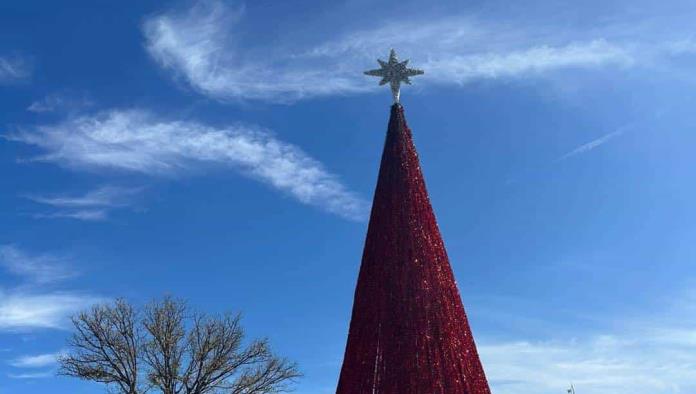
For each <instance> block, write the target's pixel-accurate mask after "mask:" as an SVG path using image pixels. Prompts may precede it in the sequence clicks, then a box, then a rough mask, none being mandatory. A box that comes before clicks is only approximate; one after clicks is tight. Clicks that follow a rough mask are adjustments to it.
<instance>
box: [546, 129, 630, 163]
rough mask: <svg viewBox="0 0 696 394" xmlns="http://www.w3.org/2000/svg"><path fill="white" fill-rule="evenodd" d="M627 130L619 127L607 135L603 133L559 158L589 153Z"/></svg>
mask: <svg viewBox="0 0 696 394" xmlns="http://www.w3.org/2000/svg"><path fill="white" fill-rule="evenodd" d="M625 132H626V130H625V129H619V130H616V131H613V132H611V133H609V134H605V135H603V136H601V137H599V138H597V139H595V140H592V141H590V142H588V143H586V144H582V145H580V146H578V147H577V148H575V149H573V150H571V151H570V152H568V153H566V154H564V155H563V156H561V157H560V158H559V159H558V160H565V159H569V158H571V157H573V156H577V155H580V154H583V153H587V152H589V151H591V150H593V149H595V148H598V147H600V146H602V145H604V144H606V143H607V142H609V141H610V140H612V139H614V138H616V137H620V136H621V135H623V134H624V133H625Z"/></svg>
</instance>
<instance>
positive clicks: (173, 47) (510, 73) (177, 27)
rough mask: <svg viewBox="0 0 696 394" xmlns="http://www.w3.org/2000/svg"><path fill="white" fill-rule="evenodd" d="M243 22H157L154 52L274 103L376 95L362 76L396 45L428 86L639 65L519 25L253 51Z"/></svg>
mask: <svg viewBox="0 0 696 394" xmlns="http://www.w3.org/2000/svg"><path fill="white" fill-rule="evenodd" d="M242 17H243V12H242V11H241V9H239V8H231V7H227V6H225V5H224V4H223V3H221V2H216V1H204V2H198V3H196V5H195V6H194V7H192V8H191V9H188V10H183V11H181V10H176V11H170V12H167V13H164V14H162V15H158V16H155V17H152V18H151V19H149V20H148V21H147V22H146V23H145V25H144V32H145V36H146V39H147V44H146V46H147V50H148V52H149V53H150V55H151V56H152V57H153V58H154V59H155V60H156V61H157V62H158V63H160V64H161V65H162V66H163V67H165V68H167V69H170V70H173V71H174V72H175V73H176V74H177V75H179V76H182V77H183V78H184V79H185V80H186V81H187V82H188V83H189V84H190V85H191V86H192V87H194V88H195V89H197V90H199V91H200V92H202V93H203V94H206V95H209V96H211V97H215V98H218V99H264V100H274V101H287V100H294V99H299V98H305V97H312V96H320V95H329V94H347V93H356V92H365V91H368V90H371V89H373V88H374V86H373V83H372V82H373V81H368V80H366V78H364V76H362V75H361V70H363V69H364V68H366V67H369V66H372V65H373V63H374V59H375V57H377V56H379V57H384V56H385V51H387V50H388V49H389V48H390V47H396V48H399V49H403V50H404V54H405V55H407V56H411V55H412V56H413V57H414V60H416V61H418V62H419V64H418V65H419V66H422V67H423V68H425V69H426V70H427V72H426V74H425V76H424V77H423V78H421V79H422V80H423V82H428V81H430V82H435V83H448V84H449V83H455V84H462V83H465V82H469V81H471V80H475V79H493V78H505V77H508V78H509V77H520V76H527V75H540V74H542V73H544V72H550V71H554V70H560V69H567V68H598V67H604V66H615V67H625V66H630V65H632V64H633V63H634V55H633V51H632V49H631V47H630V45H628V46H626V45H621V44H617V43H611V42H609V41H608V40H607V39H604V38H603V37H598V38H594V39H583V40H581V41H566V42H563V41H560V40H555V39H553V38H550V39H547V40H546V42H544V41H543V40H540V39H539V38H538V37H536V36H533V35H531V34H530V36H527V35H526V31H524V30H522V29H519V28H515V27H514V26H502V25H501V26H491V25H489V24H485V23H481V22H477V21H475V20H472V19H470V18H462V17H459V18H454V17H450V18H429V19H428V20H425V21H423V20H410V21H401V22H400V21H397V22H390V23H387V24H385V25H383V26H381V27H379V28H375V29H367V30H362V31H355V32H352V33H349V34H346V35H343V36H340V37H334V38H333V39H330V40H329V41H327V42H324V43H319V44H317V45H307V46H306V47H304V48H296V47H293V48H291V49H287V48H285V47H282V46H279V47H272V48H266V49H265V50H259V48H253V49H248V48H247V49H245V48H242V47H241V46H239V45H237V44H236V41H237V40H235V38H236V37H237V36H238V35H239V33H238V32H236V31H235V30H234V29H235V27H236V25H238V24H239V23H238V22H239V20H240V18H242ZM547 37H553V36H552V35H550V34H549V35H547ZM259 52H261V53H263V54H268V53H272V54H273V56H272V58H269V57H268V56H258V55H256V54H257V53H259Z"/></svg>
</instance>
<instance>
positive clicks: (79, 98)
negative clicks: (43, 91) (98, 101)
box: [27, 93, 94, 113]
mask: <svg viewBox="0 0 696 394" xmlns="http://www.w3.org/2000/svg"><path fill="white" fill-rule="evenodd" d="M92 105H94V103H93V102H92V101H91V100H90V99H88V98H87V97H86V96H85V95H84V94H81V95H75V94H70V93H52V94H48V95H46V96H45V97H43V98H41V99H40V100H36V101H34V102H33V103H31V105H29V107H27V111H30V112H36V113H45V112H54V111H61V110H76V109H80V108H85V107H91V106H92Z"/></svg>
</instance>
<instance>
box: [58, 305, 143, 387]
mask: <svg viewBox="0 0 696 394" xmlns="http://www.w3.org/2000/svg"><path fill="white" fill-rule="evenodd" d="M135 321H136V316H135V311H134V310H133V308H132V307H131V306H130V305H129V304H128V303H126V302H125V301H123V300H117V301H116V302H114V304H113V305H98V306H94V307H92V308H91V309H90V310H88V311H85V312H82V313H80V314H78V315H76V316H74V317H73V319H72V323H73V326H74V327H75V332H74V333H73V335H72V337H71V338H70V339H69V340H68V347H69V348H70V349H71V350H72V352H70V353H68V354H66V355H63V356H61V357H60V359H59V361H60V365H61V368H60V373H61V374H63V375H66V376H73V377H78V378H81V379H85V380H92V381H95V382H101V383H106V384H110V385H115V386H116V387H117V388H118V392H119V393H123V394H138V393H139V391H138V357H137V356H138V347H139V340H138V333H137V331H136V322H135Z"/></svg>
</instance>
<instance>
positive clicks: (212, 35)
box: [144, 1, 369, 101]
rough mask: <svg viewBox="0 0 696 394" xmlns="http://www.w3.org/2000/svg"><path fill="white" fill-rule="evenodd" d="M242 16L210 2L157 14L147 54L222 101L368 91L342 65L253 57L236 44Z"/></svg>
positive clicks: (150, 29) (151, 22)
mask: <svg viewBox="0 0 696 394" xmlns="http://www.w3.org/2000/svg"><path fill="white" fill-rule="evenodd" d="M241 14H242V10H241V9H240V8H231V7H227V6H225V5H224V4H223V3H221V2H215V1H206V2H199V3H197V4H196V5H195V6H194V7H193V8H191V9H189V10H186V11H183V12H169V13H166V14H163V15H159V16H156V17H154V18H151V19H149V20H148V21H146V23H145V25H144V32H145V36H146V38H147V50H148V52H149V53H150V55H151V56H152V57H153V58H154V59H155V60H156V61H157V62H158V63H159V64H160V65H162V66H163V67H165V68H167V69H170V70H172V71H174V72H175V73H176V74H177V75H179V76H182V77H183V78H184V79H185V80H186V81H187V82H188V83H189V84H190V85H191V86H192V87H194V88H195V89H197V90H199V91H200V92H202V93H204V94H206V95H210V96H213V97H216V98H219V99H240V98H241V99H269V100H274V101H284V100H292V99H297V98H302V97H310V96H317V95H325V94H333V93H350V92H357V91H365V90H367V89H369V85H367V84H366V83H358V81H357V80H356V78H355V77H354V76H353V75H352V72H353V70H346V68H345V67H340V65H338V64H328V65H327V66H328V67H323V66H319V65H317V66H315V67H313V68H308V67H307V64H306V63H305V62H293V61H292V59H291V58H290V57H288V56H287V55H286V56H285V57H284V58H283V56H282V55H280V58H275V59H271V58H269V57H265V56H264V57H263V58H259V59H256V60H255V59H252V58H251V57H252V55H251V54H250V53H244V52H242V51H241V50H240V48H238V47H236V46H235V45H234V44H233V35H234V31H233V27H234V26H235V25H236V23H237V21H238V19H239V18H240V17H241ZM272 52H274V53H275V54H274V57H276V56H277V55H278V54H277V52H276V51H272ZM276 62H277V63H281V64H282V65H278V64H277V63H276ZM315 63H316V62H315Z"/></svg>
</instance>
